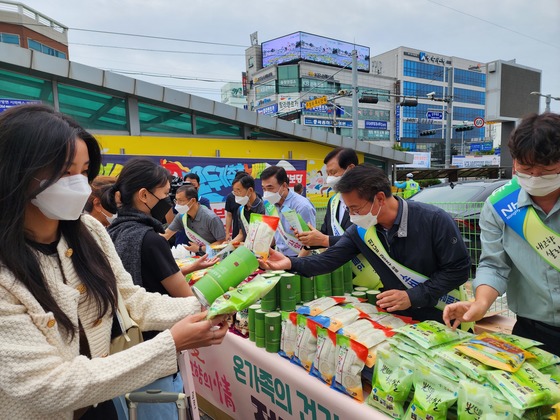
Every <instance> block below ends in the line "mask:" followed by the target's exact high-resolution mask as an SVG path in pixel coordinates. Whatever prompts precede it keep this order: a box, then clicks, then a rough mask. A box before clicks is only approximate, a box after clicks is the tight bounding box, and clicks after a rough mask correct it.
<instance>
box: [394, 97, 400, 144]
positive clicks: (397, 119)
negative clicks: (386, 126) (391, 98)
mask: <svg viewBox="0 0 560 420" xmlns="http://www.w3.org/2000/svg"><path fill="white" fill-rule="evenodd" d="M400 138H401V107H400V105H397V106H396V108H395V141H399V140H400Z"/></svg>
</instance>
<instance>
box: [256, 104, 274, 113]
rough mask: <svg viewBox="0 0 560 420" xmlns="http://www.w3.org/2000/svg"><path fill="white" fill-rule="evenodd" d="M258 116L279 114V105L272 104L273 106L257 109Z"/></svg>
mask: <svg viewBox="0 0 560 420" xmlns="http://www.w3.org/2000/svg"><path fill="white" fill-rule="evenodd" d="M257 114H260V115H274V114H278V104H272V105H268V106H265V107H263V108H258V109H257Z"/></svg>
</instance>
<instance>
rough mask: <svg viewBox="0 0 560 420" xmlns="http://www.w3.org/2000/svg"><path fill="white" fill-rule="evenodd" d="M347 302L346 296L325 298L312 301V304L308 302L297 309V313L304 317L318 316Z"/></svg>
mask: <svg viewBox="0 0 560 420" xmlns="http://www.w3.org/2000/svg"><path fill="white" fill-rule="evenodd" d="M346 301H347V297H346V296H334V297H330V296H323V297H320V298H318V299H315V300H312V301H311V302H307V303H306V304H304V305H303V306H301V307H299V308H298V309H297V312H298V313H299V314H303V315H311V316H316V315H319V314H320V313H322V312H324V311H326V310H327V309H329V308H332V307H333V306H335V305H338V304H339V303H343V302H346Z"/></svg>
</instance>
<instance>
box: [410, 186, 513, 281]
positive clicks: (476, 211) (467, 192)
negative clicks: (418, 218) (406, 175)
mask: <svg viewBox="0 0 560 420" xmlns="http://www.w3.org/2000/svg"><path fill="white" fill-rule="evenodd" d="M508 181H509V180H507V179H486V180H477V181H458V182H446V183H443V184H439V185H433V186H431V187H428V188H425V189H423V190H422V191H420V192H419V193H418V194H415V195H413V196H412V197H410V198H409V200H410V201H419V202H422V203H430V204H433V205H435V206H438V207H440V208H442V209H443V210H445V211H446V212H447V213H449V214H450V215H451V216H452V217H453V219H455V221H456V222H457V226H458V227H459V231H460V232H461V236H462V237H463V240H464V241H465V245H467V248H468V250H469V252H470V256H471V262H472V270H471V274H472V275H473V276H474V271H475V270H476V266H477V265H478V261H479V259H480V250H481V249H480V226H479V224H478V221H479V219H480V211H481V210H482V206H483V205H484V202H485V201H486V199H487V198H488V197H489V196H490V194H492V192H494V191H495V190H496V189H497V188H499V187H501V186H502V185H504V184H505V183H507V182H508Z"/></svg>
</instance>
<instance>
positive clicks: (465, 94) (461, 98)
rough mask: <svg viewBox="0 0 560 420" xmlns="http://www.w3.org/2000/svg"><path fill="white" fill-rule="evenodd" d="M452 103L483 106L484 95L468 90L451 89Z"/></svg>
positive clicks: (484, 102)
mask: <svg viewBox="0 0 560 420" xmlns="http://www.w3.org/2000/svg"><path fill="white" fill-rule="evenodd" d="M453 101H455V102H466V103H468V104H476V105H485V104H486V93H485V92H480V91H476V90H470V89H461V88H454V89H453Z"/></svg>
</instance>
